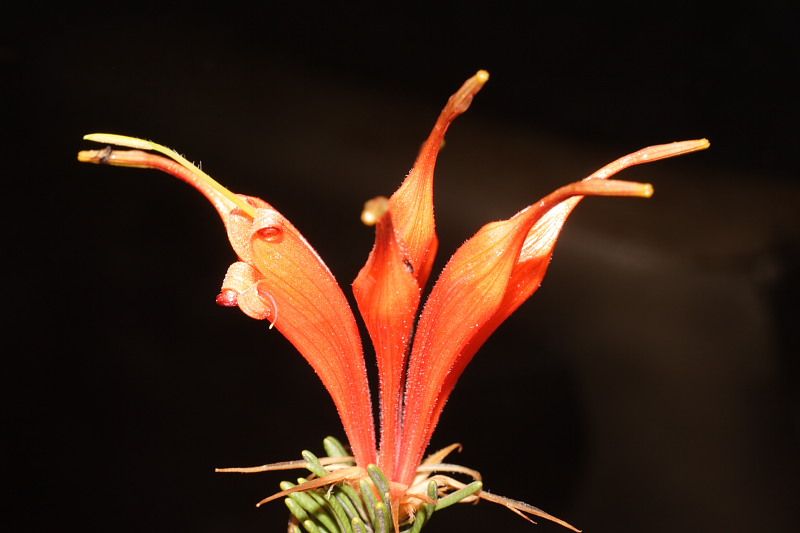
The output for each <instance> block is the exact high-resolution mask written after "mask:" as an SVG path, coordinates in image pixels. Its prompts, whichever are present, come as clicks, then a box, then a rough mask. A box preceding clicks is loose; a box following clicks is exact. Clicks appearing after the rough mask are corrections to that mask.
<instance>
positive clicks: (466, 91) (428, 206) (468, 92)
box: [389, 70, 489, 288]
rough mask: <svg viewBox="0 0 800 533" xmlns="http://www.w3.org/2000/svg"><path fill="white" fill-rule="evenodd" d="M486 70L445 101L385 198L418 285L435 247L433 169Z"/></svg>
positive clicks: (486, 76) (428, 269)
mask: <svg viewBox="0 0 800 533" xmlns="http://www.w3.org/2000/svg"><path fill="white" fill-rule="evenodd" d="M488 79H489V73H488V72H486V71H485V70H480V71H478V72H477V73H476V74H475V75H474V76H472V77H471V78H470V79H468V80H467V81H466V82H464V85H462V86H461V88H460V89H459V90H458V91H457V92H456V93H455V94H453V95H452V96H451V97H450V99H449V100H448V101H447V105H445V107H444V109H443V110H442V112H441V114H440V115H439V118H438V119H437V121H436V124H435V125H434V126H433V130H432V131H431V134H430V136H429V137H428V139H427V140H426V141H425V143H424V144H423V145H422V149H421V150H420V153H419V156H418V157H417V161H416V162H415V163H414V167H413V168H412V169H411V172H409V174H408V176H406V179H405V180H404V181H403V183H402V184H401V185H400V188H399V189H398V190H397V191H395V193H394V194H393V195H392V196H391V198H389V205H390V208H391V211H392V213H393V218H394V226H395V231H396V232H397V234H398V238H399V240H400V241H402V242H403V243H404V246H405V248H406V251H407V253H408V258H407V259H408V262H409V264H410V265H411V266H412V268H413V270H414V276H415V277H416V278H417V280H418V282H419V286H420V287H423V288H424V287H425V284H426V283H427V281H428V277H429V276H430V273H431V267H432V266H433V260H434V257H435V256H436V250H437V248H438V246H439V244H438V240H437V237H436V231H435V224H434V219H433V171H434V167H435V166H436V158H437V157H438V155H439V150H440V149H441V147H442V143H444V135H445V133H446V132H447V129H448V128H449V127H450V124H452V122H453V120H455V118H456V117H457V116H458V115H460V114H461V113H463V112H464V111H466V110H467V109H468V108H469V106H470V104H471V103H472V98H473V97H474V96H475V94H477V92H478V91H480V90H481V87H483V85H484V84H485V83H486V82H487V81H488Z"/></svg>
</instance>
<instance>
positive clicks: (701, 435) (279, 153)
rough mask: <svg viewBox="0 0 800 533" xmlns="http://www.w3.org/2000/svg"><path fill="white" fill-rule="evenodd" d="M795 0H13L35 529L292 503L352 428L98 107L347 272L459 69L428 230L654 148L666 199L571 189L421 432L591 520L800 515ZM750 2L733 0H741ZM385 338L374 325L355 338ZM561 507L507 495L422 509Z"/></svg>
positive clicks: (216, 520) (490, 212)
mask: <svg viewBox="0 0 800 533" xmlns="http://www.w3.org/2000/svg"><path fill="white" fill-rule="evenodd" d="M789 5H790V4H789V2H785V3H781V2H759V3H757V4H738V3H737V4H732V3H729V4H725V5H724V7H722V8H718V9H713V10H711V9H709V10H707V11H705V10H704V9H703V8H702V6H692V7H691V8H689V6H688V5H687V4H681V5H674V6H673V5H672V4H659V5H658V8H645V7H643V5H642V4H634V5H631V6H621V8H620V9H612V8H610V7H609V6H608V5H603V6H602V7H594V6H589V5H576V6H574V7H572V8H571V9H570V10H569V11H568V13H569V14H568V15H562V16H554V15H551V14H546V13H544V12H543V11H542V9H541V8H540V7H539V6H538V5H536V3H529V4H528V7H525V8H519V7H516V8H513V9H512V8H504V7H490V6H487V5H481V6H476V7H470V6H468V5H466V4H461V3H452V4H449V3H447V4H444V3H442V4H437V5H436V7H432V6H431V5H426V4H413V3H403V4H400V5H390V6H381V7H372V8H368V9H360V8H347V7H341V6H339V7H319V6H316V5H313V4H303V5H302V6H298V7H295V8H289V7H286V6H285V5H283V4H281V7H271V6H268V5H264V4H262V5H258V6H257V7H256V6H250V5H241V4H239V3H236V2H228V3H225V4H224V5H221V6H214V7H210V6H207V5H205V4H202V3H191V4H188V3H187V4H182V5H178V4H171V5H170V6H169V7H164V6H158V5H155V4H154V5H149V4H146V3H144V4H142V3H136V4H132V3H120V4H115V3H102V4H96V5H92V4H87V3H81V4H80V5H72V6H71V7H70V8H69V9H66V8H56V9H54V10H53V9H49V8H48V9H45V8H43V7H42V8H37V7H36V6H28V7H27V8H25V10H26V12H25V13H21V14H16V15H14V14H11V15H7V16H4V18H3V21H2V23H0V25H2V38H1V39H2V40H0V43H2V46H1V47H0V61H2V63H0V64H1V65H2V71H3V83H2V91H3V97H2V104H0V106H2V107H0V110H1V112H2V113H3V119H2V123H3V126H4V127H3V130H4V131H3V135H4V137H5V140H4V143H3V148H2V150H3V154H2V155H3V161H4V170H5V171H4V173H3V174H4V180H3V190H4V193H3V198H4V209H3V213H4V218H6V220H4V227H5V236H6V237H5V240H6V250H7V252H6V254H5V261H4V263H5V267H6V269H7V274H6V291H5V292H6V295H7V296H6V302H7V306H6V308H7V309H8V311H7V313H8V314H9V315H10V316H9V317H7V319H6V320H5V322H4V323H5V324H6V326H5V328H4V329H6V328H7V330H6V331H5V332H4V339H5V342H4V349H3V353H4V361H5V363H6V364H5V369H6V370H5V372H4V373H3V375H4V382H5V383H4V386H3V391H4V393H5V394H4V395H5V398H4V400H3V428H4V431H3V433H4V438H3V470H4V473H3V480H4V482H5V483H6V485H7V487H8V488H9V489H10V490H11V491H12V492H13V493H14V496H13V497H12V498H11V499H6V500H5V501H4V503H5V504H6V505H7V506H8V513H7V514H6V516H7V517H9V518H10V517H14V518H21V519H22V520H23V521H24V523H25V526H23V527H20V528H19V530H21V531H45V530H51V529H53V528H60V527H66V526H70V527H78V528H80V529H82V530H84V531H109V530H114V531H137V532H141V531H208V532H215V531H241V532H244V531H265V530H268V531H282V530H283V528H284V523H285V520H286V511H285V508H284V507H283V505H282V504H281V503H274V504H272V505H269V506H267V507H266V508H262V509H258V510H256V509H255V508H254V507H253V504H254V503H255V502H256V501H258V500H259V499H261V498H262V497H264V496H266V495H268V494H270V493H271V492H273V491H275V490H276V487H277V484H278V482H279V481H280V480H281V479H284V477H287V476H284V475H281V474H258V475H251V476H239V475H222V474H214V473H213V468H214V467H217V466H250V465H256V464H263V463H267V462H273V461H280V460H287V459H292V458H295V457H298V456H299V452H300V450H302V449H304V448H309V449H311V450H313V451H316V452H319V453H321V452H322V450H321V440H322V438H323V437H324V436H325V435H328V434H335V435H339V436H341V434H340V429H339V426H338V422H337V418H336V414H335V412H334V410H333V407H332V404H331V402H330V401H329V399H328V397H327V395H326V393H325V391H324V389H323V388H322V387H321V386H320V384H319V382H318V380H317V379H316V378H315V377H314V375H313V373H312V372H311V370H310V369H309V368H308V366H307V365H306V363H305V362H304V361H303V360H302V358H300V357H298V356H297V355H296V354H295V353H294V352H293V349H292V347H291V346H290V345H289V344H288V342H286V341H285V340H284V339H283V338H282V337H281V336H280V334H278V333H277V332H275V331H268V330H267V329H266V326H265V324H263V323H258V322H255V321H252V320H250V319H247V318H246V317H244V316H243V315H242V314H241V313H240V312H238V311H236V310H230V309H222V308H219V307H217V306H215V305H214V303H213V300H214V297H215V295H216V294H217V290H218V287H219V283H220V282H221V280H222V276H223V275H224V272H225V269H226V268H227V265H228V264H229V263H230V262H232V261H233V260H234V257H233V254H232V252H231V251H230V249H229V246H228V244H227V242H226V239H225V235H224V232H223V229H222V225H221V224H220V223H219V220H218V218H217V217H216V215H215V214H214V211H213V210H212V209H211V208H210V207H209V206H208V205H207V204H206V203H205V201H204V200H203V199H202V198H201V197H200V196H199V195H198V194H196V193H194V192H193V191H191V190H189V189H188V188H187V187H186V186H185V185H184V184H181V183H179V182H178V181H177V180H174V179H171V178H168V177H166V176H164V175H159V174H157V173H155V172H152V171H140V170H134V169H119V168H107V167H94V166H89V165H81V164H78V163H77V162H76V161H75V154H76V152H77V151H78V150H81V149H85V148H88V147H89V146H90V145H89V143H87V142H84V141H82V140H81V137H82V135H84V134H86V133H91V132H114V133H121V134H128V135H133V136H139V137H145V138H148V139H152V140H155V141H157V142H160V143H163V144H166V145H168V146H171V147H174V148H176V149H177V150H179V151H180V152H182V153H184V154H186V156H187V157H188V158H189V159H191V160H194V161H202V163H203V168H204V169H205V170H206V171H208V172H209V173H211V174H212V175H213V176H215V177H216V178H217V179H218V180H220V181H221V182H222V183H224V184H225V185H227V186H229V187H230V188H231V189H232V190H234V191H236V192H241V193H247V194H252V195H255V196H260V197H263V198H264V199H266V200H267V201H269V202H270V203H271V204H273V205H274V206H276V207H277V208H278V209H280V210H281V211H282V212H283V213H284V214H286V215H287V216H288V217H289V218H290V219H291V220H292V221H294V223H295V224H296V225H297V226H298V227H299V228H300V229H301V231H303V232H304V233H305V235H306V237H307V238H308V239H309V240H310V241H311V242H312V244H313V245H314V246H315V247H316V248H317V250H318V251H319V252H320V254H321V255H322V256H323V257H324V258H325V259H326V261H327V263H328V265H329V266H330V267H331V269H332V270H333V271H334V273H335V274H336V275H337V277H338V279H339V280H340V281H341V282H342V283H343V285H347V284H349V281H350V280H352V279H353V278H354V277H355V275H356V273H357V272H358V269H359V268H360V267H361V265H362V264H363V261H364V259H365V258H366V255H367V253H368V251H369V249H370V247H371V244H372V238H373V237H372V232H371V231H370V230H369V229H367V228H364V227H363V226H361V225H360V223H359V222H358V215H359V212H360V209H361V204H362V202H363V201H364V200H366V199H368V198H370V197H372V196H375V195H378V194H384V195H388V194H391V192H393V190H394V189H395V188H396V187H397V186H398V185H399V183H400V181H401V179H402V177H403V176H404V175H405V173H406V172H407V171H408V169H409V168H410V167H411V164H412V162H413V159H414V156H415V154H416V151H417V149H418V147H419V144H420V142H422V140H423V139H424V138H425V137H426V136H427V133H428V131H429V128H430V127H431V125H432V124H433V121H434V120H435V117H436V115H437V113H438V111H439V110H440V109H441V107H442V106H443V105H444V102H445V101H446V98H447V97H448V96H449V95H450V94H451V93H452V92H453V91H454V90H455V89H456V88H458V86H459V85H460V84H461V83H462V82H463V80H465V79H466V78H467V77H469V76H470V75H472V74H473V73H474V72H475V71H476V70H477V69H479V68H485V69H487V70H489V71H490V73H491V76H492V78H491V79H490V81H489V83H488V84H487V86H486V87H485V88H484V90H483V91H482V92H481V94H480V95H479V96H478V97H477V98H476V101H475V103H474V105H473V107H472V108H471V109H470V111H469V112H468V113H467V114H466V115H465V116H463V117H461V118H459V119H458V121H457V122H456V124H455V125H454V127H453V129H452V131H451V134H450V135H449V136H448V145H447V148H446V150H445V151H444V152H443V154H442V157H441V158H440V164H439V167H438V170H437V182H436V187H437V189H436V198H437V223H438V230H439V233H440V238H441V241H442V246H441V252H440V258H439V262H440V263H441V264H443V262H444V260H445V259H446V258H447V257H448V256H449V254H450V253H452V252H453V250H454V249H455V248H456V247H457V245H458V244H459V243H461V242H462V241H463V240H465V239H466V238H468V237H469V236H470V235H471V234H472V233H473V232H474V231H475V230H476V229H477V228H478V227H480V225H482V224H483V223H485V222H487V221H489V220H496V219H500V218H507V217H508V216H511V215H512V214H513V213H514V212H516V211H517V210H519V209H521V208H523V207H525V206H526V205H528V204H530V203H532V202H534V201H535V200H537V199H538V198H540V197H541V196H543V195H545V194H546V193H548V192H549V191H550V190H552V189H554V188H555V187H558V186H559V185H562V184H564V183H567V182H569V181H573V180H577V179H579V178H582V177H584V176H585V175H587V174H589V173H590V172H591V171H593V170H595V169H597V168H599V167H600V166H602V165H604V164H605V163H607V162H609V161H611V160H613V159H615V158H617V157H619V156H621V155H624V154H625V153H628V152H631V151H634V150H636V149H638V148H641V147H644V146H647V145H651V144H658V143H664V142H670V141H675V140H683V139H690V138H699V137H708V138H709V139H710V140H711V142H712V148H711V149H710V150H708V151H706V152H703V153H699V154H693V155H690V156H686V157H683V158H680V159H677V160H671V161H665V162H659V163H656V164H654V165H652V166H646V167H640V168H637V169H633V170H630V171H627V172H626V173H625V174H623V177H625V178H628V179H640V180H647V181H651V182H652V183H654V185H655V188H656V195H655V196H654V198H652V199H650V200H647V201H641V200H620V199H589V200H587V201H585V202H584V203H583V205H581V207H580V208H579V209H578V210H577V211H576V213H575V215H574V216H573V217H572V218H571V220H570V222H569V223H568V224H567V227H566V230H565V232H564V234H563V238H562V239H561V242H560V244H559V247H558V248H557V251H556V254H555V259H554V262H553V266H552V269H551V272H550V273H549V275H548V277H547V279H546V281H545V283H544V285H543V288H542V289H541V291H540V292H539V293H537V294H536V295H535V296H534V298H533V299H532V300H531V302H529V303H528V304H527V305H526V306H524V307H523V308H522V309H521V310H520V311H519V312H518V313H517V314H516V315H515V316H514V317H512V319H510V320H509V321H508V323H507V324H505V325H504V326H503V327H502V328H501V329H500V330H499V331H498V333H497V335H496V336H495V337H494V338H493V339H491V340H490V342H489V343H487V345H486V346H485V348H484V349H483V350H482V351H481V352H480V354H479V355H478V356H477V357H476V359H475V361H474V362H473V364H472V366H471V367H470V368H469V369H468V370H467V372H466V374H465V376H464V378H463V380H462V382H461V383H460V384H459V387H458V388H457V390H456V392H455V393H454V395H453V397H452V398H451V401H450V404H449V405H448V408H447V409H446V411H445V414H444V417H443V419H442V423H441V426H440V428H439V430H438V431H437V433H436V435H435V437H434V442H433V443H432V446H435V447H441V446H444V445H447V444H449V443H451V442H456V441H457V442H461V443H463V445H464V451H463V452H462V453H461V454H460V456H458V457H454V458H453V461H454V462H458V463H462V464H465V465H467V466H471V467H473V468H476V469H478V470H480V471H481V472H482V473H483V475H484V479H485V483H486V486H487V488H488V489H489V490H491V491H493V492H496V493H499V494H503V495H506V496H509V497H513V498H518V499H522V500H525V501H527V502H529V503H532V504H534V505H537V506H540V507H542V508H543V509H545V510H548V511H549V512H551V513H553V514H556V515H557V516H560V517H562V518H564V519H566V520H568V521H570V522H572V523H574V524H575V525H577V526H578V527H580V528H582V529H583V530H585V531H588V532H596V533H601V532H606V531H617V532H627V531H652V532H667V531H682V532H688V531H753V530H764V531H768V530H780V529H783V530H786V529H788V528H792V527H795V526H796V523H797V519H798V518H800V516H798V511H797V509H796V498H797V494H798V479H800V478H799V477H798V474H800V472H799V471H798V470H799V469H798V462H799V461H798V458H799V457H800V454H798V449H799V448H798V435H800V431H799V424H800V418H798V389H797V387H798V363H797V354H798V353H799V352H800V350H798V333H797V323H798V315H797V301H798V294H799V291H798V282H797V279H798V262H799V261H800V224H798V218H800V217H798V201H800V183H798V175H797V170H796V153H797V146H798V141H799V140H800V139H798V133H797V124H798V120H799V119H800V113H798V104H797V95H798V88H800V87H799V85H800V84H798V81H797V79H796V77H797V74H798V66H799V64H800V43H799V42H798V34H797V27H798V25H797V22H798V20H797V18H798V17H797V13H796V12H795V9H791V8H789V7H788V6H789ZM742 6H746V7H742ZM368 357H369V355H368ZM453 529H458V530H470V531H495V530H501V529H503V530H507V531H540V532H545V531H559V530H561V529H560V528H558V527H557V526H552V525H549V524H540V525H539V526H531V525H529V524H526V523H525V522H523V521H522V520H520V519H519V518H518V517H515V516H514V515H513V514H511V513H509V512H508V511H506V510H504V509H502V508H499V507H495V506H493V505H492V504H488V503H482V504H481V505H479V506H477V507H471V506H469V507H467V506H462V507H457V508H455V509H453V510H448V511H446V512H442V513H441V515H437V517H436V518H435V520H434V522H433V523H432V524H431V525H430V526H429V528H428V531H431V532H434V531H451V530H453Z"/></svg>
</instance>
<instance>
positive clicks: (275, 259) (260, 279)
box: [78, 134, 376, 464]
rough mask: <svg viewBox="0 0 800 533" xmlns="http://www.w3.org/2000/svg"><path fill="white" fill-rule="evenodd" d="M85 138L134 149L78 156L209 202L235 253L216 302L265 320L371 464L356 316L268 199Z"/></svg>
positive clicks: (102, 137) (183, 166)
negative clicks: (162, 177)
mask: <svg viewBox="0 0 800 533" xmlns="http://www.w3.org/2000/svg"><path fill="white" fill-rule="evenodd" d="M86 138H87V139H89V140H93V141H97V142H107V143H114V144H119V145H122V146H127V147H131V148H137V150H127V151H120V150H111V148H107V149H104V150H93V151H85V152H81V153H80V154H79V155H78V159H79V160H81V161H86V162H92V163H98V164H110V165H118V166H132V167H139V168H154V169H158V170H162V171H164V172H166V173H168V174H171V175H172V176H175V177H177V178H179V179H181V180H183V181H185V182H187V183H189V184H190V185H192V186H193V187H195V188H196V189H198V190H199V191H200V192H201V193H203V195H204V196H206V198H208V200H209V201H211V203H212V204H213V205H214V207H215V208H216V209H217V212H218V213H219V215H220V217H221V218H222V220H223V222H224V224H225V227H226V230H227V232H228V238H229V240H230V242H231V245H232V246H233V249H234V251H235V252H236V254H237V255H238V256H239V261H238V262H236V263H234V264H233V265H232V266H231V268H230V269H229V270H228V275H227V276H226V278H225V281H224V282H223V291H222V293H221V294H220V295H219V296H218V297H217V302H218V303H220V304H222V305H226V306H233V305H238V306H239V307H241V308H242V310H243V311H244V312H245V313H246V314H248V315H249V316H252V317H254V318H260V319H263V318H269V319H270V321H271V322H272V325H273V326H274V327H275V328H277V329H278V331H280V332H281V333H282V334H283V335H284V336H285V337H286V338H287V339H288V340H289V341H290V342H291V343H292V344H293V345H294V346H295V347H296V348H297V349H298V351H299V352H300V353H301V354H302V355H303V357H304V358H305V359H306V360H307V361H308V362H309V363H310V364H311V367H312V368H313V369H314V371H315V372H316V373H317V375H318V376H319V377H320V379H321V380H322V382H323V384H324V385H325V387H326V388H327V389H328V392H329V393H330V395H331V396H332V398H333V401H334V403H335V405H336V408H337V410H338V412H339V416H340V417H341V419H342V424H343V426H344V430H345V433H346V434H347V438H348V440H349V442H350V445H351V447H352V449H353V455H354V456H355V457H356V460H357V461H358V462H359V464H370V463H374V462H375V460H376V451H375V428H374V422H373V414H372V401H371V399H370V392H369V384H368V382H367V372H366V367H365V364H364V355H363V351H362V347H361V339H360V336H359V333H358V327H357V325H356V321H355V317H354V316H353V313H352V311H351V309H350V306H349V304H348V302H347V299H346V298H345V296H344V293H343V292H342V290H341V288H340V287H339V284H338V283H337V282H336V280H335V279H334V277H333V275H332V274H331V272H330V270H328V268H327V266H326V265H325V263H324V262H323V261H322V259H321V258H320V257H319V255H318V254H317V253H316V252H315V251H314V249H313V248H312V247H311V245H309V243H308V242H307V241H306V240H305V238H304V237H303V236H302V235H301V234H300V232H299V231H298V230H297V229H296V228H295V227H294V226H293V225H292V224H291V223H290V222H289V221H288V220H287V219H286V218H285V217H283V215H281V214H280V213H279V212H278V211H277V210H275V209H274V208H273V207H272V206H270V205H269V204H268V203H266V202H264V201H263V200H260V199H257V198H252V197H247V196H241V195H235V194H233V193H231V192H230V191H228V190H227V189H225V188H224V187H222V186H221V185H220V184H219V183H217V182H216V181H214V180H213V179H212V178H211V177H209V176H208V175H207V174H205V173H204V172H202V171H201V170H200V169H198V168H197V167H195V166H194V165H192V164H191V163H189V162H188V161H186V160H185V159H184V158H183V157H182V156H180V155H179V154H177V153H176V152H174V151H173V150H170V149H168V148H166V147H163V146H161V145H158V144H155V143H152V142H150V141H145V140H142V139H135V138H131V137H125V136H119V135H109V134H93V135H88V136H86ZM139 148H141V149H145V150H155V151H158V152H160V153H162V154H164V155H167V156H169V157H170V158H171V159H168V158H165V157H162V156H159V155H155V154H152V153H148V152H144V151H140V150H138V149H139Z"/></svg>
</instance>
